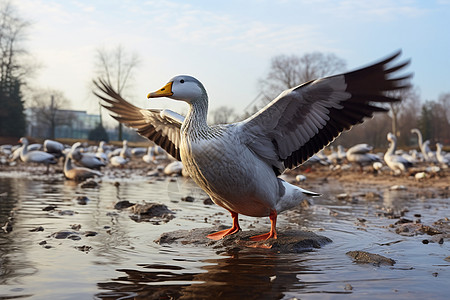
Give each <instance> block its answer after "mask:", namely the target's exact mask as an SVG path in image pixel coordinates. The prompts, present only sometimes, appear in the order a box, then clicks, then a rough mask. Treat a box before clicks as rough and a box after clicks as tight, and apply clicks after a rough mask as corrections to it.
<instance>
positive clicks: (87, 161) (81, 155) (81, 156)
mask: <svg viewBox="0 0 450 300" xmlns="http://www.w3.org/2000/svg"><path fill="white" fill-rule="evenodd" d="M80 146H81V143H80V142H76V143H75V144H73V145H72V158H73V159H74V160H75V161H76V162H77V164H80V165H81V166H83V167H86V168H90V169H100V168H101V167H104V166H105V163H104V162H103V161H102V160H101V159H100V158H98V157H97V156H96V153H90V152H86V153H85V152H81V151H80V149H79V148H80Z"/></svg>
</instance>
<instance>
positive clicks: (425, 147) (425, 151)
mask: <svg viewBox="0 0 450 300" xmlns="http://www.w3.org/2000/svg"><path fill="white" fill-rule="evenodd" d="M411 133H415V134H417V144H418V145H419V149H420V152H421V153H422V155H423V158H424V160H425V161H428V162H430V161H432V157H431V156H430V155H432V153H431V150H430V146H429V144H430V141H425V142H424V141H423V138H422V133H421V132H420V130H419V129H417V128H413V129H411Z"/></svg>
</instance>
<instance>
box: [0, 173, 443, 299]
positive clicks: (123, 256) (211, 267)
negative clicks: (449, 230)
mask: <svg viewBox="0 0 450 300" xmlns="http://www.w3.org/2000/svg"><path fill="white" fill-rule="evenodd" d="M116 182H118V183H119V184H115V183H116ZM372 189H374V188H373V187H372ZM375 190H376V192H377V193H379V194H381V195H382V196H383V197H382V199H379V200H371V201H367V200H364V199H362V198H359V199H354V200H353V201H340V200H336V195H337V194H340V193H343V192H349V191H345V190H342V188H341V187H340V186H339V184H338V183H328V184H325V185H323V186H322V187H321V190H317V189H316V190H315V191H317V192H321V193H322V194H323V196H321V197H319V198H315V199H314V205H312V206H311V207H310V208H308V209H300V208H299V209H295V210H292V211H289V212H286V213H283V214H281V215H280V216H279V223H278V224H279V225H278V229H279V230H280V231H282V230H283V229H289V228H291V229H300V230H311V231H314V232H316V233H318V234H320V235H324V236H327V237H329V238H330V239H332V240H333V243H331V244H328V245H326V246H324V247H323V248H320V249H314V250H313V251H310V252H303V253H295V254H281V253H273V252H271V251H267V250H266V249H254V248H251V249H246V250H243V251H231V252H217V250H215V249H211V248H208V247H193V246H189V245H185V246H180V245H176V246H168V245H163V246H162V245H158V244H156V243H155V242H154V240H156V239H157V238H158V237H159V236H160V235H161V234H162V233H163V232H169V231H174V230H179V229H193V228H199V227H211V226H212V225H213V224H216V223H218V222H220V223H222V224H231V218H230V217H229V215H228V214H227V213H225V211H224V210H223V209H221V208H219V207H217V206H215V205H205V204H204V203H203V199H204V198H206V195H205V194H204V193H203V192H202V191H201V190H200V189H199V188H198V187H196V186H195V184H193V183H192V182H191V181H190V180H186V179H183V178H177V179H176V181H175V182H172V181H171V180H170V179H169V178H166V179H164V180H161V181H159V180H154V181H150V180H149V179H148V178H144V177H139V176H137V177H134V178H131V179H121V180H116V179H107V178H106V179H103V180H102V182H101V183H100V184H99V186H98V187H96V188H81V187H79V186H78V185H75V184H73V183H72V182H69V181H65V180H62V179H61V178H59V177H57V176H54V177H47V176H29V175H28V174H26V173H15V174H8V173H2V174H0V224H2V225H3V224H5V223H6V222H8V218H9V217H11V212H13V216H12V217H13V220H10V221H9V223H11V224H12V231H11V232H9V233H6V232H1V233H0V263H1V269H0V298H1V299H11V298H32V299H92V298H95V299H152V298H155V299H170V298H183V299H190V298H195V299H210V298H217V299H231V297H233V298H236V297H239V298H240V299H290V298H298V299H300V298H301V299H335V298H342V299H349V298H355V299H380V298H384V299H391V298H393V297H395V298H396V299H411V298H413V299H448V292H449V284H448V283H449V279H450V262H448V261H446V260H444V259H445V258H446V257H448V256H449V255H450V246H449V245H450V241H448V240H445V241H444V243H443V244H439V243H429V244H423V243H422V241H423V240H424V239H430V240H431V237H430V236H428V235H417V236H411V237H409V236H401V235H399V234H397V233H395V230H394V229H393V228H389V227H388V226H389V224H393V223H395V222H396V221H397V220H398V219H389V218H388V217H386V216H385V213H386V209H387V208H392V209H393V211H401V210H404V208H407V209H408V211H407V212H406V213H405V216H404V217H405V218H408V219H412V220H415V219H417V217H414V215H415V214H420V215H421V216H420V219H421V221H422V223H424V224H428V225H431V224H432V223H433V222H435V221H437V220H438V219H441V218H444V217H449V216H450V207H449V199H448V198H444V199H442V198H431V199H430V198H427V199H424V198H422V197H417V196H416V195H412V194H411V193H409V192H408V191H407V190H406V191H390V190H389V189H384V188H378V189H375ZM353 192H354V191H353ZM78 196H86V197H88V198H89V200H88V201H87V203H86V204H83V203H81V202H80V201H78V200H77V197H78ZM185 196H193V197H194V198H195V201H194V202H185V201H181V198H182V197H185ZM119 200H128V201H130V202H135V203H136V202H141V201H146V202H158V203H163V204H165V205H167V206H168V207H169V209H171V210H173V211H174V212H175V213H176V214H175V216H176V217H175V218H174V219H173V220H171V221H169V222H167V223H164V222H161V223H159V224H154V223H149V222H140V223H138V222H135V221H133V220H132V219H131V218H130V217H129V216H130V213H129V212H128V211H118V210H116V209H114V204H115V203H116V202H117V201H119ZM49 205H55V206H56V207H57V208H56V209H55V210H53V211H44V210H43V209H44V208H46V207H48V206H49ZM358 218H359V220H361V218H364V219H365V220H366V221H365V222H360V221H359V220H358ZM266 219H267V220H266ZM72 225H81V228H79V229H78V230H77V229H71V226H72ZM39 226H42V227H43V231H36V232H31V231H30V230H33V229H36V228H39ZM241 226H242V228H243V229H244V230H246V229H247V230H248V228H250V227H253V226H255V227H257V228H258V227H265V228H269V226H270V225H269V221H268V218H247V217H242V221H241ZM61 230H70V231H73V232H75V236H76V238H77V239H74V240H72V239H57V238H55V237H53V236H51V235H52V234H53V233H55V232H58V231H61ZM86 232H96V233H97V235H95V236H86ZM78 238H79V239H78ZM351 250H363V251H367V252H371V253H377V254H380V255H384V256H386V257H389V258H392V259H394V260H395V261H396V262H397V263H396V264H395V265H394V266H374V265H367V264H357V263H354V262H352V259H351V258H350V257H348V256H347V255H346V254H345V253H346V252H348V251H351Z"/></svg>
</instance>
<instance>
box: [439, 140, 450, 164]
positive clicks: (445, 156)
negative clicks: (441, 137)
mask: <svg viewBox="0 0 450 300" xmlns="http://www.w3.org/2000/svg"><path fill="white" fill-rule="evenodd" d="M442 148H443V146H442V144H441V143H436V159H437V161H438V162H439V163H440V164H441V165H442V166H448V165H450V153H445V152H443V151H442Z"/></svg>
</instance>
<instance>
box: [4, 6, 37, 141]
mask: <svg viewBox="0 0 450 300" xmlns="http://www.w3.org/2000/svg"><path fill="white" fill-rule="evenodd" d="M29 25H30V23H29V22H27V21H25V20H23V19H22V18H21V17H20V16H19V15H18V14H17V12H16V10H15V9H14V6H13V5H12V4H11V3H10V2H9V1H2V2H0V107H2V109H0V135H7V136H8V135H10V136H21V135H23V134H25V125H26V124H25V115H24V105H23V102H24V101H23V99H22V94H21V88H22V86H23V84H24V81H25V78H26V76H30V74H31V71H32V70H33V69H34V67H35V65H34V64H32V63H30V62H29V61H27V54H28V53H27V51H26V48H25V47H24V41H25V38H26V30H27V28H28V27H29ZM12 124H13V126H11V125H12Z"/></svg>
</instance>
